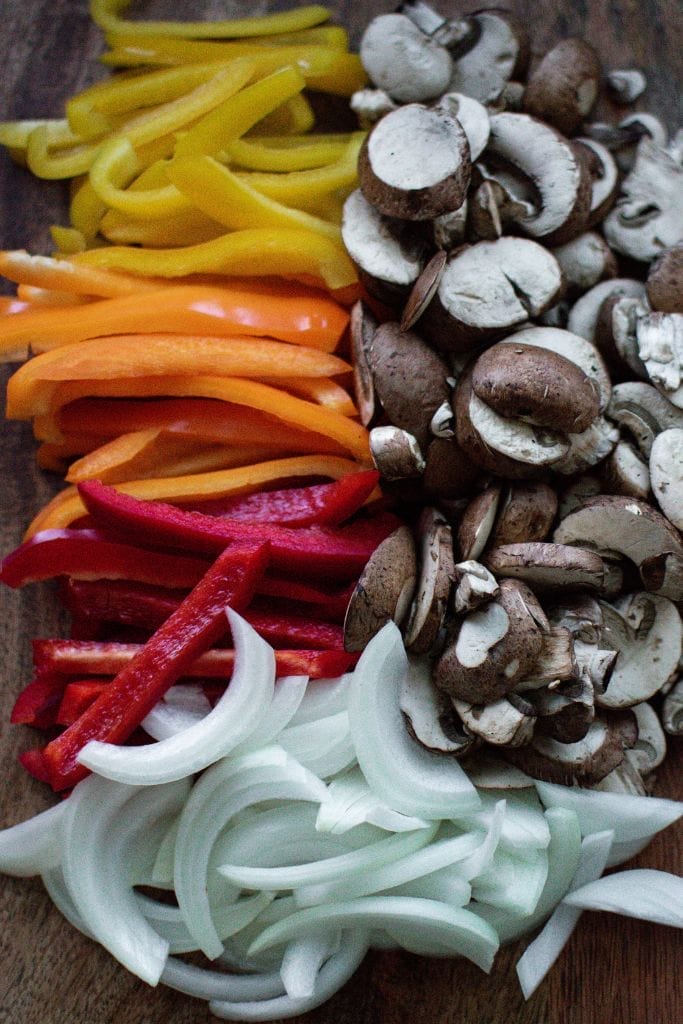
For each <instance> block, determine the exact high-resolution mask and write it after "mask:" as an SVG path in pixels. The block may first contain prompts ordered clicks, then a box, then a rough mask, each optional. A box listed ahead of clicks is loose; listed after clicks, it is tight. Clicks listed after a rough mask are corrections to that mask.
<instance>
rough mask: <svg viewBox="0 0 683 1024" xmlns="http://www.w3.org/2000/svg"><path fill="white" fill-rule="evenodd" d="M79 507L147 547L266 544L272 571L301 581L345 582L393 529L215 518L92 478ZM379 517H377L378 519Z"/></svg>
mask: <svg viewBox="0 0 683 1024" xmlns="http://www.w3.org/2000/svg"><path fill="white" fill-rule="evenodd" d="M78 491H79V494H80V497H81V499H82V500H83V502H84V503H85V506H86V508H87V510H88V512H89V513H90V515H91V516H92V517H93V519H94V520H95V522H96V523H98V524H99V525H100V526H101V527H104V528H106V529H108V530H112V531H113V532H114V533H119V534H122V535H123V536H124V537H126V538H134V539H136V540H138V541H139V542H141V543H143V544H146V545H150V546H151V547H160V546H166V547H173V548H179V549H182V550H190V551H194V552H216V551H219V550H221V549H222V548H223V547H225V545H226V544H230V543H231V542H235V541H240V542H248V541H252V542H255V541H256V540H261V541H268V543H269V544H270V550H271V561H272V565H273V567H274V568H275V569H280V570H284V571H286V572H293V573H299V574H301V575H303V576H304V577H308V578H310V577H313V578H318V579H320V578H328V579H329V578H333V579H350V578H352V577H354V576H358V574H359V573H360V572H361V571H362V569H363V568H364V566H365V563H366V562H367V560H368V559H369V557H370V555H371V554H372V552H373V551H374V550H375V548H376V547H377V545H378V544H379V543H380V541H381V540H382V539H383V538H384V537H385V536H388V534H389V533H391V530H392V529H394V528H395V525H393V524H392V525H391V526H390V527H389V521H388V520H387V521H384V520H385V518H386V517H383V521H382V522H381V523H380V526H379V528H378V527H377V526H376V525H373V523H372V520H370V519H368V520H365V521H363V522H362V523H361V524H357V525H356V526H355V527H354V528H353V529H350V528H348V527H347V528H345V529H338V530H334V531H333V530H328V529H327V528H324V527H315V526H311V527H308V528H307V529H301V530H296V529H292V528H290V527H287V526H278V525H273V524H270V523H245V522H242V521H241V520H232V519H215V518H214V517H213V516H207V515H204V514H203V513H201V512H186V511H185V510H184V509H179V508H176V507H175V506H173V505H168V504H166V503H165V502H161V501H142V500H140V499H139V498H134V497H132V496H131V495H129V494H122V493H121V492H119V491H117V490H115V489H114V488H113V487H107V486H106V485H104V484H101V483H99V482H98V481H97V480H90V481H88V482H86V483H82V484H79V486H78ZM378 518H379V517H378Z"/></svg>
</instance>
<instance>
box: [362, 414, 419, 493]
mask: <svg viewBox="0 0 683 1024" xmlns="http://www.w3.org/2000/svg"><path fill="white" fill-rule="evenodd" d="M370 454H371V455H372V461H373V462H374V464H375V466H376V467H377V469H378V470H379V472H380V474H381V475H382V478H383V479H384V480H405V479H406V478H408V477H415V476H421V475H422V473H423V471H424V468H425V465H426V463H425V460H424V456H423V455H422V452H421V451H420V446H419V444H418V443H417V439H416V438H415V437H413V435H412V434H409V433H408V431H407V430H401V428H400V427H393V426H384V427H373V429H372V430H371V431H370Z"/></svg>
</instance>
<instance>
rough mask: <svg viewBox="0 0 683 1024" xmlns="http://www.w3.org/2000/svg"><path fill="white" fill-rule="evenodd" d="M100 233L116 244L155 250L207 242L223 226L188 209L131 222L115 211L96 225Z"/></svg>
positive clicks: (216, 234)
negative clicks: (98, 225)
mask: <svg viewBox="0 0 683 1024" xmlns="http://www.w3.org/2000/svg"><path fill="white" fill-rule="evenodd" d="M100 234H101V235H102V236H103V237H104V238H106V239H108V241H110V242H114V243H115V244H116V245H142V246H144V247H145V248H154V249H159V248H171V247H173V246H181V245H197V244H199V243H200V242H209V241H211V239H212V238H218V237H219V236H220V235H224V234H225V226H224V225H223V224H218V223H217V222H216V221H215V220H212V219H211V218H210V217H205V216H204V214H203V213H200V212H199V210H193V209H192V207H191V206H188V209H186V210H182V211H181V212H180V213H174V214H169V215H168V216H166V217H157V218H155V219H154V220H135V219H133V218H132V217H126V216H125V215H124V214H122V213H119V212H118V210H109V212H108V213H106V214H105V215H104V217H103V218H102V220H101V222H100Z"/></svg>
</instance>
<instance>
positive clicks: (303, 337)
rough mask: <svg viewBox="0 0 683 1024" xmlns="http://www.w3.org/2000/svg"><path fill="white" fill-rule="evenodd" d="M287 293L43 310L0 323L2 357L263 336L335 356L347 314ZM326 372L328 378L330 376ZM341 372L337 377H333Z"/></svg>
mask: <svg viewBox="0 0 683 1024" xmlns="http://www.w3.org/2000/svg"><path fill="white" fill-rule="evenodd" d="M292 293H293V294H291V295H288V294H287V291H286V286H285V285H284V283H283V284H282V285H281V288H280V291H279V293H278V292H277V291H276V290H275V289H274V288H273V289H272V290H266V289H254V290H253V291H252V290H250V289H248V288H244V287H232V286H230V285H227V284H226V286H225V287H223V288H221V287H217V288H210V287H206V286H195V285H173V286H166V287H162V288H160V289H158V290H156V291H154V292H149V293H147V294H145V297H144V301H143V302H141V301H140V296H139V294H135V295H124V296H120V297H118V298H114V299H102V300H101V301H99V302H91V303H88V304H86V305H79V306H75V307H74V308H73V309H71V310H69V309H60V310H58V311H56V312H52V311H50V310H39V311H37V312H34V313H32V314H31V316H30V317H29V316H28V315H27V316H26V317H22V319H21V322H19V321H15V320H13V319H8V320H7V321H6V322H2V321H0V353H14V352H17V351H24V352H25V351H26V350H27V349H28V347H29V346H30V347H31V348H32V349H33V350H34V351H38V352H45V351H47V350H48V349H53V348H57V347H59V346H63V345H69V344H71V343H72V342H82V341H85V340H86V339H89V338H97V337H101V336H104V335H111V334H129V333H133V332H135V333H138V332H139V333H145V334H146V333H148V332H149V331H154V332H155V333H162V332H164V333H165V332H169V333H172V334H193V333H197V334H210V335H216V336H220V337H229V336H232V335H239V334H242V335H265V336H267V337H271V338H277V339H279V340H280V341H291V342H294V343H295V344H300V345H306V346H310V347H312V348H316V349H320V350H322V352H332V351H334V349H335V348H336V346H337V344H338V342H339V339H340V338H341V335H342V333H343V332H344V329H345V328H346V325H347V323H348V314H347V312H346V310H344V309H342V308H341V307H340V306H339V305H338V304H337V303H336V302H335V301H334V300H333V299H329V298H327V297H326V296H324V295H322V294H321V293H320V292H313V291H309V292H306V290H305V289H304V288H303V287H301V286H300V287H294V288H293V289H292ZM327 372H328V371H323V374H325V375H326V374H327ZM331 372H333V373H334V372H339V371H331Z"/></svg>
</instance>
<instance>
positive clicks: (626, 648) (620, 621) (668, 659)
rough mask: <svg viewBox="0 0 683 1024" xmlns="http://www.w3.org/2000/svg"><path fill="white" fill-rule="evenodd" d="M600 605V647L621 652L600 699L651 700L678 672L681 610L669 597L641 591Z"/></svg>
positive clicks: (620, 702) (618, 703)
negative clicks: (614, 601) (645, 616)
mask: <svg viewBox="0 0 683 1024" xmlns="http://www.w3.org/2000/svg"><path fill="white" fill-rule="evenodd" d="M601 608H602V614H603V625H602V628H601V631H600V643H601V646H602V647H608V648H611V649H612V650H614V651H617V652H618V655H617V660H616V663H615V666H614V670H613V672H612V674H611V676H610V678H609V682H608V683H607V686H606V688H605V690H604V691H602V690H597V691H596V697H595V699H596V702H597V703H598V704H600V706H601V707H605V708H626V707H632V706H633V705H634V704H640V703H641V702H642V701H645V700H649V699H650V698H651V697H653V696H654V694H656V693H658V692H659V691H660V690H661V689H662V687H663V686H664V685H665V684H666V682H667V681H668V680H669V679H670V678H671V676H672V675H673V674H674V673H675V672H676V670H677V666H678V661H679V658H680V657H681V646H682V644H683V629H682V627H681V617H680V614H679V612H678V609H677V608H676V606H675V605H674V604H673V602H671V601H669V600H667V598H665V597H659V596H656V595H653V594H643V593H637V594H627V595H626V596H625V597H623V598H621V599H620V600H619V601H617V602H616V603H615V604H614V605H609V604H607V603H606V602H601ZM644 614H646V615H647V618H645V619H643V618H642V616H643V615H644Z"/></svg>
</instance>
